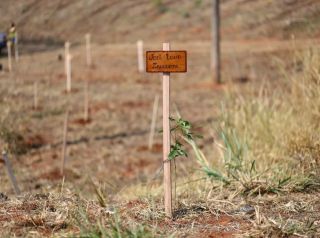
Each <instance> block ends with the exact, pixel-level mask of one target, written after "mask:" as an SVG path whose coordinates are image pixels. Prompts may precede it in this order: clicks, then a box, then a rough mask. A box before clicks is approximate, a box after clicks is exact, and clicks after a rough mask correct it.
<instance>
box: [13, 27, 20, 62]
mask: <svg viewBox="0 0 320 238" xmlns="http://www.w3.org/2000/svg"><path fill="white" fill-rule="evenodd" d="M18 43H19V41H18V32H16V38H15V42H14V59H15V60H16V62H18V61H19V49H18Z"/></svg>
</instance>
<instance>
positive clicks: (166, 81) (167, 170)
mask: <svg viewBox="0 0 320 238" xmlns="http://www.w3.org/2000/svg"><path fill="white" fill-rule="evenodd" d="M163 50H164V51H169V50H170V43H163ZM162 83H163V84H162V86H163V96H162V97H163V98H162V100H163V163H164V164H163V170H164V171H163V173H164V174H163V180H164V181H163V182H164V207H165V213H166V216H167V217H169V218H172V183H171V161H169V160H168V155H169V153H170V120H169V117H170V73H163V79H162Z"/></svg>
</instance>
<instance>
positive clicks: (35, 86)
mask: <svg viewBox="0 0 320 238" xmlns="http://www.w3.org/2000/svg"><path fill="white" fill-rule="evenodd" d="M33 109H34V110H37V109H38V83H37V82H36V81H35V82H34V83H33Z"/></svg>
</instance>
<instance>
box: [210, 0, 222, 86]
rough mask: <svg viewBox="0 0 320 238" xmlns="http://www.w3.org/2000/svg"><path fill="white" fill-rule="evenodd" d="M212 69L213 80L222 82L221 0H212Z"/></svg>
mask: <svg viewBox="0 0 320 238" xmlns="http://www.w3.org/2000/svg"><path fill="white" fill-rule="evenodd" d="M212 10H213V11H212V47H211V48H212V49H211V71H212V77H213V80H214V81H216V82H217V83H221V65H220V0H212Z"/></svg>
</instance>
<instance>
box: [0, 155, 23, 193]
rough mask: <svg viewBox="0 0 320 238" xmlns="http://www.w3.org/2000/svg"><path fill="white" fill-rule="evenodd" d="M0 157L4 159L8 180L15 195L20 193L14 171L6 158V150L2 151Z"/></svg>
mask: <svg viewBox="0 0 320 238" xmlns="http://www.w3.org/2000/svg"><path fill="white" fill-rule="evenodd" d="M2 158H3V161H4V163H5V165H6V168H7V172H8V175H9V178H10V181H11V183H12V186H13V189H14V192H15V194H16V195H19V194H20V189H19V187H18V183H17V179H16V177H15V176H14V173H13V170H12V166H11V163H10V160H9V158H8V154H7V152H6V151H3V152H2Z"/></svg>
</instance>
